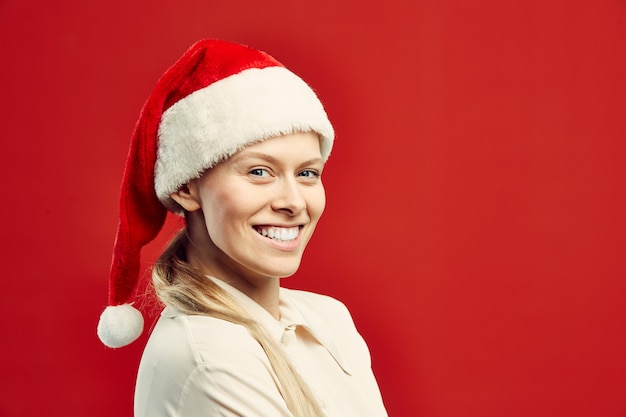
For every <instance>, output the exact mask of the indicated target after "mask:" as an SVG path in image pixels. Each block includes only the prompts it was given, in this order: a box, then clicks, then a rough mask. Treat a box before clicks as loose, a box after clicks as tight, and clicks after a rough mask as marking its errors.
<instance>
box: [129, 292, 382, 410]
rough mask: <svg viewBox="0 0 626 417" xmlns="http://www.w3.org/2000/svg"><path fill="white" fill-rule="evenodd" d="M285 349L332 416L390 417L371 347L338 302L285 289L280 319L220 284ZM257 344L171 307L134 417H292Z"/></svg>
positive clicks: (143, 373) (141, 381) (155, 337)
mask: <svg viewBox="0 0 626 417" xmlns="http://www.w3.org/2000/svg"><path fill="white" fill-rule="evenodd" d="M215 282H217V283H218V284H219V285H220V286H221V287H223V288H224V289H225V290H226V291H227V292H228V293H230V294H231V295H232V296H234V297H235V298H236V299H237V300H238V301H239V302H240V303H241V305H242V306H243V307H244V308H245V309H246V310H247V311H248V312H249V313H250V315H251V316H252V317H255V318H257V320H258V321H259V322H260V323H261V325H262V326H263V327H264V328H265V329H266V330H267V331H268V332H269V334H270V335H271V336H272V337H274V338H275V340H276V341H277V342H278V343H280V345H281V346H282V347H283V349H284V351H285V353H286V354H287V356H288V357H289V359H290V360H291V361H292V363H293V364H294V366H295V367H296V368H297V370H298V371H299V372H300V375H301V376H302V377H303V378H304V380H305V381H306V382H307V383H308V384H309V386H310V387H311V389H312V391H313V393H314V394H315V396H316V397H317V399H318V401H319V402H320V404H321V405H322V407H323V409H324V411H325V413H326V415H327V416H328V417H385V416H387V412H386V411H385V407H384V405H383V402H382V398H381V395H380V391H379V389H378V385H377V384H376V380H375V378H374V375H373V373H372V370H371V363H370V355H369V351H368V348H367V346H366V344H365V342H364V341H363V338H362V337H361V336H360V335H359V333H358V332H357V330H356V328H355V327H354V323H353V321H352V318H351V317H350V313H349V312H348V310H347V309H346V307H345V306H344V305H343V304H342V303H340V302H339V301H337V300H335V299H333V298H330V297H327V296H323V295H319V294H314V293H310V292H305V291H296V290H288V289H285V288H281V290H280V314H281V319H280V321H278V320H276V319H275V318H274V317H272V315H270V314H269V313H268V312H267V311H266V310H265V309H264V308H263V307H261V306H260V305H258V304H257V303H256V302H254V301H253V300H252V299H250V298H249V297H247V296H246V295H245V294H243V293H241V292H240V291H238V290H236V289H235V288H233V287H231V286H229V285H228V284H226V283H224V282H222V281H220V280H215ZM277 381H278V380H277V378H276V375H275V374H274V371H273V370H272V368H271V366H270V363H269V361H268V359H267V356H266V355H265V353H264V351H263V349H262V348H261V346H260V345H259V343H258V342H257V341H256V340H254V339H253V338H252V337H251V336H250V334H249V333H248V331H247V330H246V329H245V328H244V327H243V326H240V325H236V324H233V323H230V322H227V321H224V320H220V319H216V318H212V317H206V316H190V315H185V314H182V313H180V312H178V311H176V310H175V309H173V308H171V307H166V308H165V310H164V311H163V313H162V314H161V317H160V318H159V320H158V322H157V324H156V326H155V328H154V330H153V331H152V334H151V335H150V339H149V341H148V343H147V345H146V348H145V351H144V353H143V356H142V359H141V364H140V366H139V374H138V376H137V385H136V389H135V417H165V416H177V417H200V416H202V417H213V416H215V417H217V416H219V417H292V414H291V413H290V412H289V410H288V409H287V406H286V404H285V402H284V400H283V398H282V397H281V395H280V392H279V390H278V388H277Z"/></svg>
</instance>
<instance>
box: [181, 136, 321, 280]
mask: <svg viewBox="0 0 626 417" xmlns="http://www.w3.org/2000/svg"><path fill="white" fill-rule="evenodd" d="M323 167H324V162H323V159H322V155H321V153H320V144H319V139H318V136H317V135H316V134H314V133H295V134H291V135H285V136H279V137H275V138H272V139H268V140H265V141H263V142H259V143H256V144H253V145H249V146H247V147H245V148H244V149H242V150H241V151H239V152H237V153H236V154H234V155H233V156H231V157H230V158H229V159H227V160H226V161H224V162H221V163H220V164H218V165H217V166H215V167H214V168H212V169H210V170H208V171H207V172H206V173H205V174H204V175H203V176H202V177H200V178H199V179H198V180H195V181H192V182H191V183H190V184H189V185H188V196H185V197H184V198H181V197H180V195H181V193H178V196H175V195H173V197H174V198H175V199H176V200H177V201H178V202H179V203H180V204H181V205H182V206H183V207H184V208H185V209H186V210H187V211H188V212H190V213H188V227H189V225H191V227H192V228H193V229H194V230H190V232H191V237H192V241H193V246H196V248H197V250H194V253H193V256H192V259H189V261H190V262H192V263H193V261H194V260H195V262H196V263H197V264H199V265H196V266H200V267H201V269H202V270H204V271H206V272H207V273H208V274H210V275H213V276H216V277H218V278H220V279H223V280H225V281H228V282H230V283H232V284H234V285H235V286H236V287H241V286H242V285H237V284H238V283H243V284H245V285H244V286H249V285H253V286H259V285H263V281H264V280H266V279H267V278H281V277H287V276H290V275H292V274H294V273H295V272H296V270H297V269H298V267H299V265H300V260H301V258H302V254H303V252H304V248H305V247H306V245H307V243H308V241H309V239H310V238H311V235H312V234H313V231H314V229H315V226H316V225H317V221H318V220H319V218H320V216H321V215H322V212H323V211H324V206H325V203H326V199H325V193H324V187H323V185H322V181H321V178H320V176H321V173H322V169H323ZM181 200H182V201H181ZM194 218H196V221H195V222H194V220H193V219H194ZM204 227H206V229H204ZM199 229H202V230H199ZM207 232H208V233H207Z"/></svg>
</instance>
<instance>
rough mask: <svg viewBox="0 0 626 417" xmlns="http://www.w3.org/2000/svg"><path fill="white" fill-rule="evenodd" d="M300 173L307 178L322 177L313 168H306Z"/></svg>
mask: <svg viewBox="0 0 626 417" xmlns="http://www.w3.org/2000/svg"><path fill="white" fill-rule="evenodd" d="M298 175H299V176H300V177H306V178H319V177H320V173H319V172H317V171H314V170H312V169H305V170H304V171H302V172H300V173H299V174H298Z"/></svg>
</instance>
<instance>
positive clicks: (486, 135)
mask: <svg viewBox="0 0 626 417" xmlns="http://www.w3.org/2000/svg"><path fill="white" fill-rule="evenodd" d="M157 3H158V2H153V1H146V0H139V1H133V2H128V1H118V0H109V1H102V0H92V1H84V0H83V1H78V0H65V1H63V0H61V1H58V2H51V1H48V2H43V1H40V2H39V4H36V3H35V2H24V1H18V0H4V1H2V2H1V3H0V38H1V39H3V41H2V42H1V43H0V57H1V58H0V59H1V61H2V64H1V65H0V77H1V80H2V98H1V99H0V110H1V114H2V116H1V120H2V122H1V123H2V131H3V133H2V136H3V139H2V144H3V145H2V147H3V149H2V151H1V152H0V170H1V171H0V174H1V178H2V181H3V184H4V189H5V191H6V194H5V195H4V198H3V204H2V205H1V208H0V210H2V212H1V214H2V219H3V225H2V240H3V242H4V249H3V251H2V264H3V266H4V273H3V278H4V279H3V285H2V290H3V297H2V298H3V301H2V303H1V305H2V306H1V307H0V314H1V315H2V317H3V318H2V320H1V322H0V323H1V324H0V326H1V327H0V331H1V333H2V335H3V337H2V343H1V344H0V350H1V354H2V358H3V359H2V366H1V369H2V371H1V373H2V381H3V382H2V390H1V394H0V416H2V417H4V416H11V417H16V416H40V415H65V416H87V415H88V416H93V417H98V416H130V415H131V410H132V390H133V384H134V377H135V372H136V367H137V364H138V360H139V356H140V353H141V348H142V344H143V343H145V337H143V338H142V339H141V341H140V342H139V343H136V344H135V345H134V346H132V347H129V348H125V349H121V350H118V351H113V350H108V349H106V348H104V347H103V346H101V345H100V343H99V341H98V340H97V338H96V335H95V326H96V322H97V318H98V315H99V313H100V311H101V310H102V308H103V307H104V304H105V302H106V290H107V276H108V268H109V262H110V255H111V248H112V243H113V238H114V233H115V227H116V223H117V199H118V187H119V181H120V179H121V175H122V170H123V165H124V159H125V155H126V151H127V147H128V142H129V138H130V134H131V131H132V128H133V125H134V122H135V120H136V118H137V115H138V112H139V109H140V107H141V105H142V103H143V100H144V99H145V98H146V97H147V95H148V92H149V91H150V89H151V87H152V85H153V84H154V82H155V81H156V79H157V77H158V76H159V75H160V74H161V73H162V72H163V71H164V70H165V69H166V68H167V66H169V65H170V64H171V63H173V62H174V60H175V59H176V58H178V56H180V55H181V54H182V52H183V51H184V50H185V49H186V47H187V46H188V45H189V44H191V43H192V42H193V41H194V40H196V39H198V38H202V37H219V38H225V39H230V40H235V41H240V42H244V43H249V44H251V45H253V46H256V47H259V48H261V49H265V50H267V51H268V52H270V53H271V54H273V55H274V56H276V57H277V58H279V59H280V60H282V61H283V62H284V63H285V64H286V65H287V66H288V67H290V68H291V69H293V70H294V71H295V72H297V73H299V74H300V75H301V76H302V77H303V78H305V79H306V80H308V81H309V82H310V83H311V84H312V85H313V86H314V87H315V88H316V89H317V91H318V93H319V95H320V96H321V97H322V99H323V100H324V101H325V103H326V105H327V109H328V111H329V113H330V115H331V117H332V119H333V121H334V123H335V125H336V129H337V142H336V147H335V149H334V151H333V155H332V157H331V159H330V162H329V165H328V168H327V171H326V172H325V184H326V187H327V193H328V199H329V203H328V208H327V212H326V214H325V217H324V218H323V219H322V222H321V224H320V226H319V229H318V234H317V235H316V236H315V237H314V239H313V241H312V243H311V246H310V248H309V250H308V253H307V256H306V257H305V261H304V264H303V267H302V269H301V271H300V272H299V273H298V275H297V276H294V277H292V278H290V279H289V280H288V281H287V282H286V284H287V285H288V286H293V287H300V288H308V289H312V290H316V291H320V292H324V293H328V294H332V295H334V296H336V297H337V298H340V299H342V300H343V301H344V302H345V303H346V304H347V305H348V306H349V307H350V308H351V310H352V312H353V315H354V318H355V321H356V322H357V325H358V326H359V328H360V329H361V331H362V333H363V334H364V336H365V337H366V339H367V340H368V342H369V344H370V348H371V351H372V354H373V358H374V359H373V361H374V362H373V363H374V368H375V371H376V373H377V375H378V378H379V382H380V385H381V389H382V392H383V395H384V399H385V401H386V403H387V406H388V409H389V413H390V415H391V416H394V417H402V416H407V417H412V416H424V417H457V416H464V417H473V416H476V417H501V416H508V417H515V416H520V417H521V416H568V417H573V416H581V417H582V416H585V417H588V416H594V417H597V416H607V417H618V416H624V415H626V331H625V324H626V308H625V307H624V300H625V297H626V279H625V278H626V266H625V262H624V258H625V253H626V220H625V216H624V213H625V211H626V198H625V194H626V182H625V179H626V176H625V175H624V174H625V172H626V170H625V168H624V161H625V160H626V145H625V139H626V118H625V117H624V115H625V113H626V77H625V76H624V74H626V53H625V49H624V48H625V45H626V44H625V42H626V38H625V35H626V3H625V2H624V1H623V0H599V1H571V0H570V1H565V0H563V1H558V0H529V1H517V2H513V1H500V0H476V1H460V0H459V1H453V0H415V1H402V0H389V1H386V2H383V3H380V4H378V3H371V5H369V6H368V5H366V3H364V2H360V1H356V0H343V1H342V0H338V1H335V2H325V1H318V2H300V1H277V0H271V1H266V2H256V1H252V0H235V1H223V2H209V1H199V0H195V1H186V2H163V4H166V5H165V6H156V4H157ZM211 3H214V4H211ZM158 249H159V245H158V244H155V245H152V246H151V247H150V248H149V250H148V251H147V256H146V258H145V259H146V261H149V259H150V258H151V256H153V255H154V253H156V252H157V251H158Z"/></svg>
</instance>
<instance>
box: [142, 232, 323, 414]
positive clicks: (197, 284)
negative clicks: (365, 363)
mask: <svg viewBox="0 0 626 417" xmlns="http://www.w3.org/2000/svg"><path fill="white" fill-rule="evenodd" d="M188 244H190V240H189V237H188V235H187V231H186V228H184V229H183V230H181V231H180V232H179V233H178V235H177V236H176V237H175V238H174V239H173V240H172V242H171V243H170V244H169V246H168V247H167V249H166V250H165V251H164V252H163V254H162V255H161V256H160V257H159V259H158V260H157V262H156V264H155V266H154V268H153V271H152V282H153V284H154V289H155V291H156V294H157V296H158V297H159V299H160V300H161V301H162V302H163V303H165V304H166V305H169V306H172V307H174V308H176V309H177V310H179V311H180V312H182V313H184V314H190V315H206V316H210V317H215V318H218V319H221V320H226V321H229V322H231V323H235V324H239V325H242V326H244V327H245V328H246V329H247V330H248V331H249V332H250V335H251V336H252V337H253V338H254V339H255V340H256V341H257V342H259V344H260V345H261V347H262V348H263V350H264V351H265V354H266V355H267V358H268V359H269V362H270V364H271V366H272V368H273V369H274V372H275V373H276V376H277V377H278V381H279V382H280V384H279V389H280V393H281V395H282V397H283V399H284V400H285V403H286V404H287V408H289V410H290V411H291V413H292V414H293V415H294V417H323V416H324V413H323V411H322V409H321V408H320V406H319V404H318V402H317V400H316V399H315V397H314V395H313V393H312V392H311V390H310V388H309V387H308V385H307V384H306V383H305V382H304V380H303V379H302V377H301V376H300V375H299V374H298V372H297V371H296V369H295V368H294V367H293V365H292V364H291V363H290V361H289V360H288V358H287V357H286V356H285V354H284V352H283V351H282V350H281V348H280V346H279V345H278V344H277V343H276V341H274V340H273V339H272V338H271V337H270V336H269V335H268V333H267V332H266V331H265V330H264V329H263V328H262V327H261V325H259V323H258V322H257V321H256V320H255V319H254V318H253V317H251V316H250V315H249V314H247V313H246V312H245V311H244V310H243V308H242V307H241V306H240V305H239V303H237V301H236V300H235V299H234V298H232V297H231V296H230V295H229V294H228V293H227V292H226V291H224V290H223V289H222V288H220V287H219V286H218V285H217V284H215V283H214V282H213V281H211V279H209V278H207V277H206V276H205V275H204V274H202V273H201V272H200V271H198V270H197V269H195V268H193V267H192V266H191V265H190V264H189V263H188V262H187V260H186V259H187V256H186V250H187V245H188Z"/></svg>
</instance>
